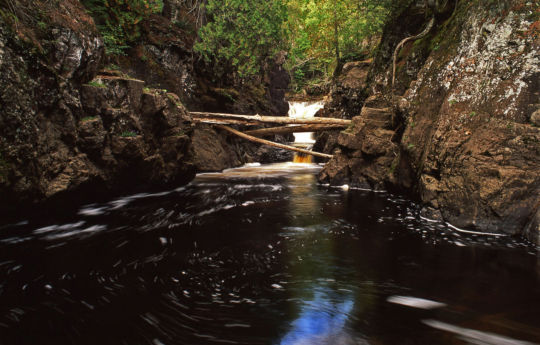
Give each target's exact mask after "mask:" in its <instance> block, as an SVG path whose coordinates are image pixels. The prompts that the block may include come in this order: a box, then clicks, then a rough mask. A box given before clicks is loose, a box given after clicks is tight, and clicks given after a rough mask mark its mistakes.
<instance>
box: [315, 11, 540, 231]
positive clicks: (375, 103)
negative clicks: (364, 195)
mask: <svg viewBox="0 0 540 345" xmlns="http://www.w3.org/2000/svg"><path fill="white" fill-rule="evenodd" d="M411 6H412V7H410V8H408V9H406V10H404V11H403V12H401V13H400V14H399V18H400V19H399V21H398V22H399V24H397V25H395V23H396V21H393V22H392V26H389V27H387V28H386V31H385V33H384V34H383V38H382V42H381V46H380V49H379V53H378V55H377V57H376V59H375V61H374V63H373V67H372V69H371V71H370V73H369V75H370V77H369V78H368V83H369V87H368V89H369V90H370V92H372V93H373V94H372V95H371V96H370V97H368V98H367V99H366V100H365V102H364V107H363V110H362V112H361V114H360V116H359V117H358V119H356V118H354V122H353V124H354V126H352V128H349V129H348V130H347V131H346V132H345V133H344V134H343V133H342V134H339V136H338V140H337V144H338V146H339V147H340V149H341V151H342V152H343V154H342V155H341V156H339V157H336V158H335V160H336V161H335V162H330V163H329V171H332V173H331V174H330V173H329V172H325V171H324V170H323V172H321V178H323V179H324V181H329V180H330V183H332V182H331V176H333V175H337V171H338V170H339V169H338V168H339V167H343V166H345V164H346V163H345V162H346V161H348V162H349V163H348V167H349V170H348V171H347V179H348V180H349V183H351V184H354V183H355V182H354V181H356V183H368V184H370V185H372V186H375V185H383V186H385V187H387V188H392V189H398V190H401V191H405V192H412V193H414V194H416V195H417V196H418V197H419V198H420V199H421V200H422V201H423V203H424V204H425V205H426V206H428V207H430V208H433V209H435V210H439V211H440V214H441V216H442V218H443V219H444V220H445V221H449V222H450V223H452V224H454V225H457V226H460V227H469V228H475V229H477V230H481V231H482V230H483V231H488V232H497V231H498V232H505V233H510V234H520V233H527V234H529V236H532V237H531V238H535V239H536V238H537V237H536V236H537V235H536V234H537V231H536V229H537V222H536V223H535V221H534V219H536V218H537V212H538V211H537V207H538V195H540V176H539V175H538V173H537V172H538V171H540V151H539V147H540V146H539V143H540V130H539V128H538V124H537V117H538V115H537V108H536V106H535V104H537V103H538V97H539V90H540V89H539V80H540V78H539V76H540V70H539V67H538V66H540V61H539V60H538V56H539V51H540V46H539V41H538V37H539V35H540V33H539V32H538V25H537V24H534V23H533V22H532V21H531V17H530V13H532V12H534V11H538V5H537V4H535V3H533V2H525V1H518V2H517V3H513V4H512V5H511V6H509V7H508V11H506V12H504V13H501V12H499V11H497V10H496V9H495V8H494V7H484V6H481V4H479V3H470V4H469V5H467V4H466V3H464V2H459V3H458V5H457V10H456V12H455V14H454V15H453V16H452V17H450V15H451V12H450V13H446V14H445V13H443V14H440V15H438V16H437V20H438V24H436V25H435V28H434V30H432V32H431V33H430V34H429V35H428V36H427V37H426V38H424V39H422V40H419V41H417V42H414V43H412V42H411V43H409V44H407V45H406V46H405V47H404V48H403V50H402V52H401V54H400V59H399V61H398V65H397V67H398V68H397V70H398V73H397V85H396V87H395V89H394V91H392V90H391V86H390V81H391V66H392V65H391V57H392V53H393V49H394V47H395V45H396V44H397V42H398V41H399V40H401V39H402V38H404V37H406V36H407V32H411V33H417V32H419V31H420V30H421V29H422V27H423V26H424V25H425V17H424V18H423V17H422V16H420V15H419V13H418V12H417V9H415V8H414V6H413V5H411ZM444 21H447V22H445V24H444V25H442V23H443V22H444ZM404 27H406V28H404ZM399 28H401V29H399ZM399 30H401V32H400V31H399ZM360 88H361V89H362V90H365V89H366V87H365V86H360ZM357 91H359V89H357ZM398 94H403V96H395V95H398ZM387 100H391V102H390V103H388V101H387ZM383 108H388V109H385V110H383ZM351 111H356V108H355V107H354V106H353V107H350V106H349V105H348V104H347V103H346V102H345V103H343V104H342V105H341V108H339V107H338V108H336V109H334V110H333V112H334V113H335V114H337V115H336V117H339V116H342V115H340V114H346V113H350V112H351ZM338 161H339V164H338ZM325 170H326V169H325ZM340 179H343V178H340ZM531 224H532V225H531ZM531 229H533V230H531Z"/></svg>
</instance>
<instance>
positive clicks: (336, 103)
mask: <svg viewBox="0 0 540 345" xmlns="http://www.w3.org/2000/svg"><path fill="white" fill-rule="evenodd" d="M370 66H371V60H366V61H355V62H348V63H346V64H345V65H344V66H343V68H342V70H341V74H340V75H339V76H338V77H337V78H336V79H335V80H334V81H333V82H332V83H331V85H330V92H329V95H328V99H327V100H326V103H325V105H324V108H323V109H321V110H320V111H319V112H317V114H316V115H315V116H319V117H336V118H341V119H350V118H352V117H354V116H358V115H360V111H361V109H362V106H363V104H364V101H365V99H366V97H367V88H366V81H367V77H368V73H369V70H370ZM338 136H339V131H337V130H336V131H327V132H320V133H317V134H316V143H315V145H314V146H313V150H314V151H319V152H333V151H334V150H335V149H336V148H337V147H338V146H337V140H338Z"/></svg>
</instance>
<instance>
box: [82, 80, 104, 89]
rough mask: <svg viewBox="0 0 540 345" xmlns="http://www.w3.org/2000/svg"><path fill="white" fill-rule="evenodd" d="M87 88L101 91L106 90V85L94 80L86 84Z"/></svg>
mask: <svg viewBox="0 0 540 345" xmlns="http://www.w3.org/2000/svg"><path fill="white" fill-rule="evenodd" d="M86 85H88V86H93V87H99V88H101V89H106V88H107V85H105V84H103V83H101V82H99V81H95V80H92V81H91V82H89V83H88V84H86Z"/></svg>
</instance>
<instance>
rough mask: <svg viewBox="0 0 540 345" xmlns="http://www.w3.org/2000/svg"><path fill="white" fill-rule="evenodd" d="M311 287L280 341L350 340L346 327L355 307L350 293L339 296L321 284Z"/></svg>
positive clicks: (295, 344)
mask: <svg viewBox="0 0 540 345" xmlns="http://www.w3.org/2000/svg"><path fill="white" fill-rule="evenodd" d="M313 289H314V291H316V292H315V295H314V296H313V299H311V300H305V301H303V303H302V304H303V305H302V309H301V312H300V315H299V317H298V318H297V319H296V320H294V321H293V322H292V324H291V330H290V331H289V332H288V333H287V334H286V335H285V336H284V337H283V339H282V340H281V341H280V342H279V344H281V345H301V344H343V345H346V344H352V343H351V342H349V341H348V340H347V339H350V340H352V337H351V336H350V335H349V334H347V330H346V328H345V325H346V322H347V319H348V318H349V314H350V312H351V311H352V310H353V307H354V299H353V296H352V294H348V295H343V296H340V295H339V294H337V293H336V292H335V291H333V290H331V289H329V288H325V287H322V286H319V287H313ZM345 341H346V342H345Z"/></svg>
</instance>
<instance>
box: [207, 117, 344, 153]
mask: <svg viewBox="0 0 540 345" xmlns="http://www.w3.org/2000/svg"><path fill="white" fill-rule="evenodd" d="M217 127H218V128H221V129H224V130H226V131H228V132H231V133H233V134H235V135H237V136H239V137H241V138H244V139H247V140H249V141H253V142H256V143H259V144H263V145H269V146H273V147H279V148H280V149H285V150H289V151H296V152H300V153H304V154H307V155H312V156H317V157H322V158H332V157H333V156H332V155H327V154H326V153H320V152H314V151H309V150H304V149H301V148H298V147H294V146H289V145H284V144H279V143H275V142H273V141H268V140H264V139H260V138H257V137H253V136H251V135H247V134H245V133H242V132H240V131H237V130H236V129H232V128H231V127H227V126H223V125H217Z"/></svg>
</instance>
